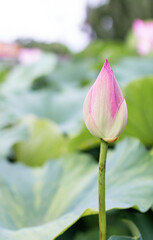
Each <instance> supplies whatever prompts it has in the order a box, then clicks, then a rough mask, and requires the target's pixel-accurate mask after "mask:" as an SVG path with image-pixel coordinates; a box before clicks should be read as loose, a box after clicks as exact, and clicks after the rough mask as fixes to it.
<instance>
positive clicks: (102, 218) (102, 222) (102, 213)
mask: <svg viewBox="0 0 153 240" xmlns="http://www.w3.org/2000/svg"><path fill="white" fill-rule="evenodd" d="M107 148H108V143H107V142H105V141H103V140H101V145H100V156H99V180H98V182H99V231H100V240H106V210H105V167H106V155H107Z"/></svg>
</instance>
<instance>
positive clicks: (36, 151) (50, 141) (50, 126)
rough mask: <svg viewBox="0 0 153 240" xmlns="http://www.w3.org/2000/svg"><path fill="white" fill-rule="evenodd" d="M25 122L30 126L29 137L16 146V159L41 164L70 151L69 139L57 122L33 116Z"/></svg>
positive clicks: (33, 164)
mask: <svg viewBox="0 0 153 240" xmlns="http://www.w3.org/2000/svg"><path fill="white" fill-rule="evenodd" d="M23 122H25V123H26V124H27V127H29V138H28V139H26V140H25V139H24V141H20V142H19V141H18V143H16V145H15V146H14V150H15V157H16V160H18V161H21V162H24V163H26V164H28V165H30V166H40V165H42V164H44V163H45V162H46V161H47V160H48V159H50V158H57V157H60V156H62V155H64V154H66V153H67V152H68V147H67V141H68V140H67V138H66V137H64V136H63V135H62V133H61V131H60V129H59V127H58V125H57V124H55V123H53V122H51V121H48V120H45V119H35V118H33V117H28V118H26V119H24V121H23ZM21 140H22V139H21Z"/></svg>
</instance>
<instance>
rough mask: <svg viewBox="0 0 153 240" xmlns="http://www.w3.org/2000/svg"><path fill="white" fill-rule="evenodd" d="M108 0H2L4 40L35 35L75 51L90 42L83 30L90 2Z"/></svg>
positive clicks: (0, 28)
mask: <svg viewBox="0 0 153 240" xmlns="http://www.w3.org/2000/svg"><path fill="white" fill-rule="evenodd" d="M105 1H106V0H1V13H0V41H3V42H4V41H5V42H12V41H14V40H15V39H17V38H33V39H35V40H41V41H46V42H54V41H58V42H61V43H64V44H66V45H67V46H68V47H70V49H71V50H73V51H79V50H82V49H83V48H84V47H85V46H86V45H87V44H88V42H89V39H88V36H87V34H86V33H83V32H82V31H81V27H82V24H83V21H84V20H85V17H86V11H85V10H86V6H87V4H90V5H91V6H98V5H99V4H101V3H103V2H105Z"/></svg>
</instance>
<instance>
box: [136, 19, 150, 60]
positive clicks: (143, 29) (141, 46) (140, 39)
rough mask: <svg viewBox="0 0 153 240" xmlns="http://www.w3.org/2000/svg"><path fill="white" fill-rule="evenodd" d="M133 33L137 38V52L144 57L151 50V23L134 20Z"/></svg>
mask: <svg viewBox="0 0 153 240" xmlns="http://www.w3.org/2000/svg"><path fill="white" fill-rule="evenodd" d="M133 32H134V34H135V36H136V38H137V49H138V52H139V53H140V54H141V55H146V54H148V53H149V52H150V51H152V50H153V21H148V22H145V21H143V20H141V19H137V20H135V21H134V22H133Z"/></svg>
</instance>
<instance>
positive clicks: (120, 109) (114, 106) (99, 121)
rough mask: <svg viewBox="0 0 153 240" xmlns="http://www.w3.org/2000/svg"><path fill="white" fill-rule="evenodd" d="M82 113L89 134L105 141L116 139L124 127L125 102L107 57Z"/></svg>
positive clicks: (125, 115)
mask: <svg viewBox="0 0 153 240" xmlns="http://www.w3.org/2000/svg"><path fill="white" fill-rule="evenodd" d="M83 115H84V121H85V124H86V126H87V128H88V130H89V131H90V132H91V134H92V135H93V136H95V137H98V138H100V139H103V140H104V141H106V142H113V141H115V140H117V138H118V137H119V135H120V134H121V133H122V132H123V130H124V129H125V127H126V123H127V115H128V114H127V106H126V102H125V99H124V97H123V95H122V92H121V89H120V87H119V85H118V83H117V81H116V79H115V76H114V74H113V71H112V70H111V68H110V66H109V63H108V61H107V59H106V61H105V63H104V66H103V67H102V69H101V71H100V73H99V75H98V77H97V79H96V81H95V83H94V84H93V86H92V87H91V88H90V90H89V92H88V94H87V96H86V98H85V101H84V106H83Z"/></svg>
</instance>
